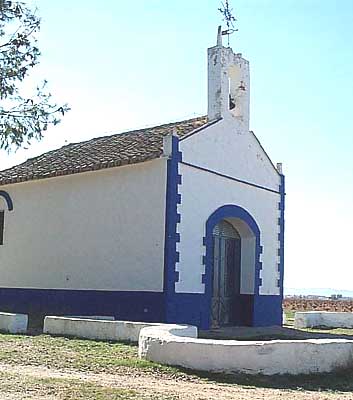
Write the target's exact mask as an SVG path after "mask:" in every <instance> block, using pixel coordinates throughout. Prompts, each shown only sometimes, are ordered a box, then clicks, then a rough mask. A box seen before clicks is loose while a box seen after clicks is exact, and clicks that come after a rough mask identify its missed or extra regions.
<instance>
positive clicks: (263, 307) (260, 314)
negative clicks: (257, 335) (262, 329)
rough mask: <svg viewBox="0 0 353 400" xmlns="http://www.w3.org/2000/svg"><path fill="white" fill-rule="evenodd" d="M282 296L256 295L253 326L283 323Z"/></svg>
mask: <svg viewBox="0 0 353 400" xmlns="http://www.w3.org/2000/svg"><path fill="white" fill-rule="evenodd" d="M282 312H283V309H282V296H280V295H278V296H260V295H257V296H255V297H254V316H253V326H274V325H282Z"/></svg>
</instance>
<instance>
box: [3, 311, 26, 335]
mask: <svg viewBox="0 0 353 400" xmlns="http://www.w3.org/2000/svg"><path fill="white" fill-rule="evenodd" d="M27 327H28V316H27V315H26V314H10V313H3V312H2V313H0V331H3V332H9V333H26V332H27Z"/></svg>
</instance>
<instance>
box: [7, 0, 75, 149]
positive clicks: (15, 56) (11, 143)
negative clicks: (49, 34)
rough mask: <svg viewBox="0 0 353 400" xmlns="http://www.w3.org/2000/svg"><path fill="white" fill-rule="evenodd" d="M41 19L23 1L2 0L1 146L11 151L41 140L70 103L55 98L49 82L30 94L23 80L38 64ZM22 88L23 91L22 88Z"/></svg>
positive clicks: (56, 122)
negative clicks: (27, 92) (26, 93)
mask: <svg viewBox="0 0 353 400" xmlns="http://www.w3.org/2000/svg"><path fill="white" fill-rule="evenodd" d="M39 28H40V18H39V17H38V16H37V15H36V12H35V11H33V10H31V9H30V8H28V7H27V6H26V5H25V4H24V3H22V2H14V1H7V0H0V149H5V150H7V151H11V150H14V149H17V148H19V147H21V146H24V145H28V144H30V142H31V141H32V140H33V139H34V140H41V139H42V138H43V133H44V131H46V130H47V129H48V126H49V125H56V124H58V123H59V122H60V117H62V116H63V115H64V114H65V113H66V111H68V110H69V108H68V106H67V105H66V104H65V105H62V106H59V105H58V104H56V103H55V102H53V101H52V97H51V94H50V93H49V92H48V91H47V90H46V83H47V82H46V81H44V82H43V83H41V84H40V85H38V86H37V87H36V89H34V90H33V92H32V93H31V94H30V95H29V96H28V95H25V96H24V95H23V94H22V95H21V92H22V93H23V87H22V86H23V83H22V82H23V80H24V79H25V78H26V77H27V76H28V74H29V72H30V71H31V70H32V68H33V67H34V66H35V65H36V64H38V61H39V56H40V51H39V49H38V47H37V39H36V33H37V32H38V31H39ZM21 87H22V90H20V89H21Z"/></svg>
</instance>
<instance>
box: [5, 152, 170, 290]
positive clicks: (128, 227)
mask: <svg viewBox="0 0 353 400" xmlns="http://www.w3.org/2000/svg"><path fill="white" fill-rule="evenodd" d="M166 164H167V163H166V160H165V159H158V160H153V161H147V162H144V163H141V164H135V165H129V166H123V167H117V168H110V169H106V170H100V171H96V172H87V173H80V174H76V175H69V176H63V177H58V178H51V179H45V180H38V181H32V182H27V183H20V184H13V185H7V186H3V187H1V189H2V190H6V191H7V192H8V193H9V194H10V196H11V198H12V200H13V203H14V210H13V211H11V212H6V215H5V232H4V245H3V246H0V276H1V280H0V287H2V288H40V289H83V290H112V291H151V292H152V291H154V292H162V291H163V273H164V235H165V199H166V194H165V190H166V189H165V188H166Z"/></svg>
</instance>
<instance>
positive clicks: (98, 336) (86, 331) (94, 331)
mask: <svg viewBox="0 0 353 400" xmlns="http://www.w3.org/2000/svg"><path fill="white" fill-rule="evenodd" d="M155 325H158V324H155V323H145V322H130V321H109V320H95V319H89V318H83V317H79V318H69V317H55V316H48V317H45V319H44V327H43V333H47V334H50V335H62V336H73V337H77V338H84V339H95V340H116V341H118V340H120V341H127V342H138V338H139V334H140V330H141V329H142V328H145V327H150V326H155Z"/></svg>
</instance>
